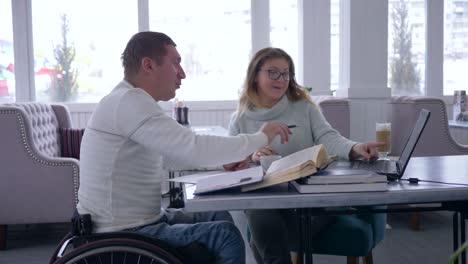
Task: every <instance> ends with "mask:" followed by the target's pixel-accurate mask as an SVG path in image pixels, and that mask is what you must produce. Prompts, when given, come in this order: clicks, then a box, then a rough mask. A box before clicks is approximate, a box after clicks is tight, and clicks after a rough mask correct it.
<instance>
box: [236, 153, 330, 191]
mask: <svg viewBox="0 0 468 264" xmlns="http://www.w3.org/2000/svg"><path fill="white" fill-rule="evenodd" d="M332 160H333V158H332V157H330V156H329V155H328V153H327V150H326V149H325V146H323V145H322V144H320V145H317V146H314V147H310V148H306V149H303V150H300V151H298V152H295V153H293V154H290V155H288V156H286V157H283V158H281V159H278V160H275V161H273V162H272V163H271V165H270V167H269V168H268V170H267V171H266V173H265V175H264V176H263V180H262V181H261V182H258V183H254V184H249V185H244V186H242V191H243V192H246V191H251V190H255V189H260V188H264V187H268V186H272V185H275V184H278V183H283V182H288V181H292V180H295V179H299V178H302V177H306V176H309V175H311V174H314V173H315V172H317V168H324V167H326V166H327V165H328V164H329V163H330V162H331V161H332Z"/></svg>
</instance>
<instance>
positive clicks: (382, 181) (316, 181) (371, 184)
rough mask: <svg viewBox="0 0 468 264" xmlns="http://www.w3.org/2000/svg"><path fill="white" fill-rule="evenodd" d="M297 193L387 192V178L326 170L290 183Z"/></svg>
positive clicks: (348, 171)
mask: <svg viewBox="0 0 468 264" xmlns="http://www.w3.org/2000/svg"><path fill="white" fill-rule="evenodd" d="M290 184H291V185H292V186H293V187H294V188H295V189H296V190H297V191H298V192H299V193H335V192H377V191H387V190H388V183H387V176H386V175H380V174H376V173H373V172H370V171H365V170H362V171H361V170H346V169H326V170H320V171H318V172H317V173H316V174H314V175H311V176H309V177H306V178H301V179H297V180H295V181H290Z"/></svg>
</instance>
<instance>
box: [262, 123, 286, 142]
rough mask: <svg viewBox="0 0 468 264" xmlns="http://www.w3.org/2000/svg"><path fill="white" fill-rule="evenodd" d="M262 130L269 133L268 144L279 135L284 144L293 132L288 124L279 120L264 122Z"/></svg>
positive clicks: (266, 133)
mask: <svg viewBox="0 0 468 264" xmlns="http://www.w3.org/2000/svg"><path fill="white" fill-rule="evenodd" d="M260 131H261V132H263V133H265V135H267V137H268V144H270V143H271V142H272V141H273V139H274V138H275V137H276V136H277V135H279V136H280V137H281V144H284V143H285V142H287V141H288V137H289V135H290V134H292V133H291V130H289V128H288V125H286V124H284V123H281V122H278V121H270V122H266V123H264V124H263V125H262V127H261V128H260Z"/></svg>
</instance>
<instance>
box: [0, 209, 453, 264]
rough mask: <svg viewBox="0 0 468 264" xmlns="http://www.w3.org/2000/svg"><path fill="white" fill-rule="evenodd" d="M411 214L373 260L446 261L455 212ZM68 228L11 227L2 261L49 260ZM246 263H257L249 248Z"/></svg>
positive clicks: (324, 259) (327, 261)
mask: <svg viewBox="0 0 468 264" xmlns="http://www.w3.org/2000/svg"><path fill="white" fill-rule="evenodd" d="M242 214H243V213H242V212H233V216H234V219H235V221H236V224H237V226H238V227H239V229H240V230H241V231H242V230H245V218H244V217H243V215H242ZM408 217H409V216H408V214H404V213H399V214H392V215H389V221H388V222H389V224H390V225H391V229H387V230H386V234H385V235H386V236H385V239H384V241H383V242H382V243H380V244H379V245H378V246H377V247H376V248H375V249H374V251H373V255H374V263H376V264H387V263H388V264H390V263H392V264H394V263H401V264H406V263H425V264H439V263H447V260H448V258H449V255H450V254H451V251H452V250H451V248H452V236H451V234H452V214H451V213H449V212H426V213H422V215H421V220H422V230H421V231H412V230H410V229H409V228H408ZM67 231H68V224H41V225H16V226H10V227H9V231H8V235H9V237H8V241H7V243H8V245H7V246H8V248H7V250H4V251H0V263H1V264H7V263H8V264H16V263H28V264H43V263H48V260H49V257H50V255H51V254H52V252H53V250H54V248H55V246H56V245H57V244H58V243H59V241H60V239H61V237H62V236H63V235H64V234H65V233H66V232H67ZM246 253H247V254H246V255H247V263H248V264H254V263H255V260H254V259H253V257H252V254H251V252H250V249H248V248H247V252H246ZM314 263H322V264H331V263H343V264H344V263H346V259H345V257H339V256H323V255H315V256H314Z"/></svg>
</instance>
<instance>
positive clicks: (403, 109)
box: [388, 96, 468, 231]
mask: <svg viewBox="0 0 468 264" xmlns="http://www.w3.org/2000/svg"><path fill="white" fill-rule="evenodd" d="M388 103H389V112H388V114H389V116H388V120H390V121H391V122H392V147H391V155H393V156H399V155H400V153H401V151H402V149H403V147H404V146H405V143H406V140H407V139H408V137H409V134H410V133H411V129H412V128H413V126H414V123H415V122H416V119H417V118H418V115H419V112H420V111H421V109H427V110H429V111H431V117H430V118H429V121H428V122H427V125H426V128H425V129H424V131H423V133H422V134H421V138H420V139H419V142H418V145H417V146H416V149H415V150H414V153H413V157H424V156H445V155H467V154H468V146H466V145H461V144H459V143H457V141H455V139H453V137H452V135H451V134H450V129H449V126H448V117H447V110H446V107H445V103H444V101H442V100H441V99H439V98H435V97H426V96H394V97H392V98H391V99H390V101H389V102H388ZM409 226H410V228H411V229H412V230H415V231H416V230H420V229H421V219H420V214H419V213H418V212H413V213H410V220H409Z"/></svg>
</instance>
